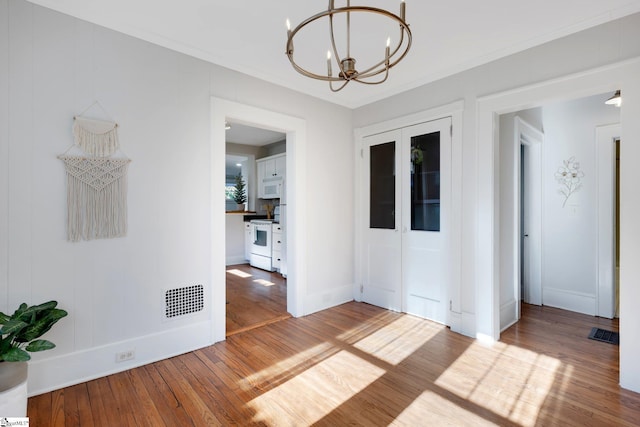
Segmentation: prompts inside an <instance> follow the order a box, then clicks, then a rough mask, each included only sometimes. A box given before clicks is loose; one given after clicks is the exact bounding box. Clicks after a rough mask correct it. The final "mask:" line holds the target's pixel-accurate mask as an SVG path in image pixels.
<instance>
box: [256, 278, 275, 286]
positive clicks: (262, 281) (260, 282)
mask: <svg viewBox="0 0 640 427" xmlns="http://www.w3.org/2000/svg"><path fill="white" fill-rule="evenodd" d="M254 283H257V284H259V285H262V286H273V285H275V283H273V282H271V281H269V280H264V279H256V280H254Z"/></svg>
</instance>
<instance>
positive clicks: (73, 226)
mask: <svg viewBox="0 0 640 427" xmlns="http://www.w3.org/2000/svg"><path fill="white" fill-rule="evenodd" d="M58 158H59V159H60V160H62V161H63V162H64V165H65V170H66V172H67V239H68V240H70V241H72V242H77V241H79V240H81V239H84V240H92V239H104V238H112V237H123V236H125V235H126V234H127V170H128V167H129V163H130V162H131V160H129V159H126V158H124V159H123V158H88V157H78V156H64V155H63V156H58Z"/></svg>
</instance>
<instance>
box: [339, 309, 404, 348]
mask: <svg viewBox="0 0 640 427" xmlns="http://www.w3.org/2000/svg"><path fill="white" fill-rule="evenodd" d="M402 316H404V315H402V314H399V313H394V312H392V311H384V312H382V313H378V314H376V315H375V316H372V317H370V318H369V320H368V321H367V322H364V323H360V324H359V325H358V326H356V327H354V328H351V329H349V330H348V331H345V332H343V333H341V334H339V335H338V336H337V337H336V338H338V339H339V340H340V341H343V342H345V343H347V344H355V343H357V342H358V341H360V340H361V339H362V338H364V337H366V336H368V335H370V334H372V333H374V332H375V331H377V330H378V329H380V328H381V327H383V326H384V325H386V324H388V323H389V322H392V321H393V319H397V318H399V317H402Z"/></svg>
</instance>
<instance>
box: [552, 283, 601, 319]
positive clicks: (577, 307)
mask: <svg viewBox="0 0 640 427" xmlns="http://www.w3.org/2000/svg"><path fill="white" fill-rule="evenodd" d="M542 301H543V304H544V305H548V306H550V307H556V308H562V309H564V310H570V311H575V312H578V313H583V314H589V315H592V316H595V315H596V296H595V295H593V294H585V293H582V292H574V291H567V290H564V289H555V288H546V287H545V288H543V289H542Z"/></svg>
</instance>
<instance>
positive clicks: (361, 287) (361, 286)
mask: <svg viewBox="0 0 640 427" xmlns="http://www.w3.org/2000/svg"><path fill="white" fill-rule="evenodd" d="M360 293H361V294H362V293H364V285H363V284H362V283H361V284H360Z"/></svg>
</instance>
